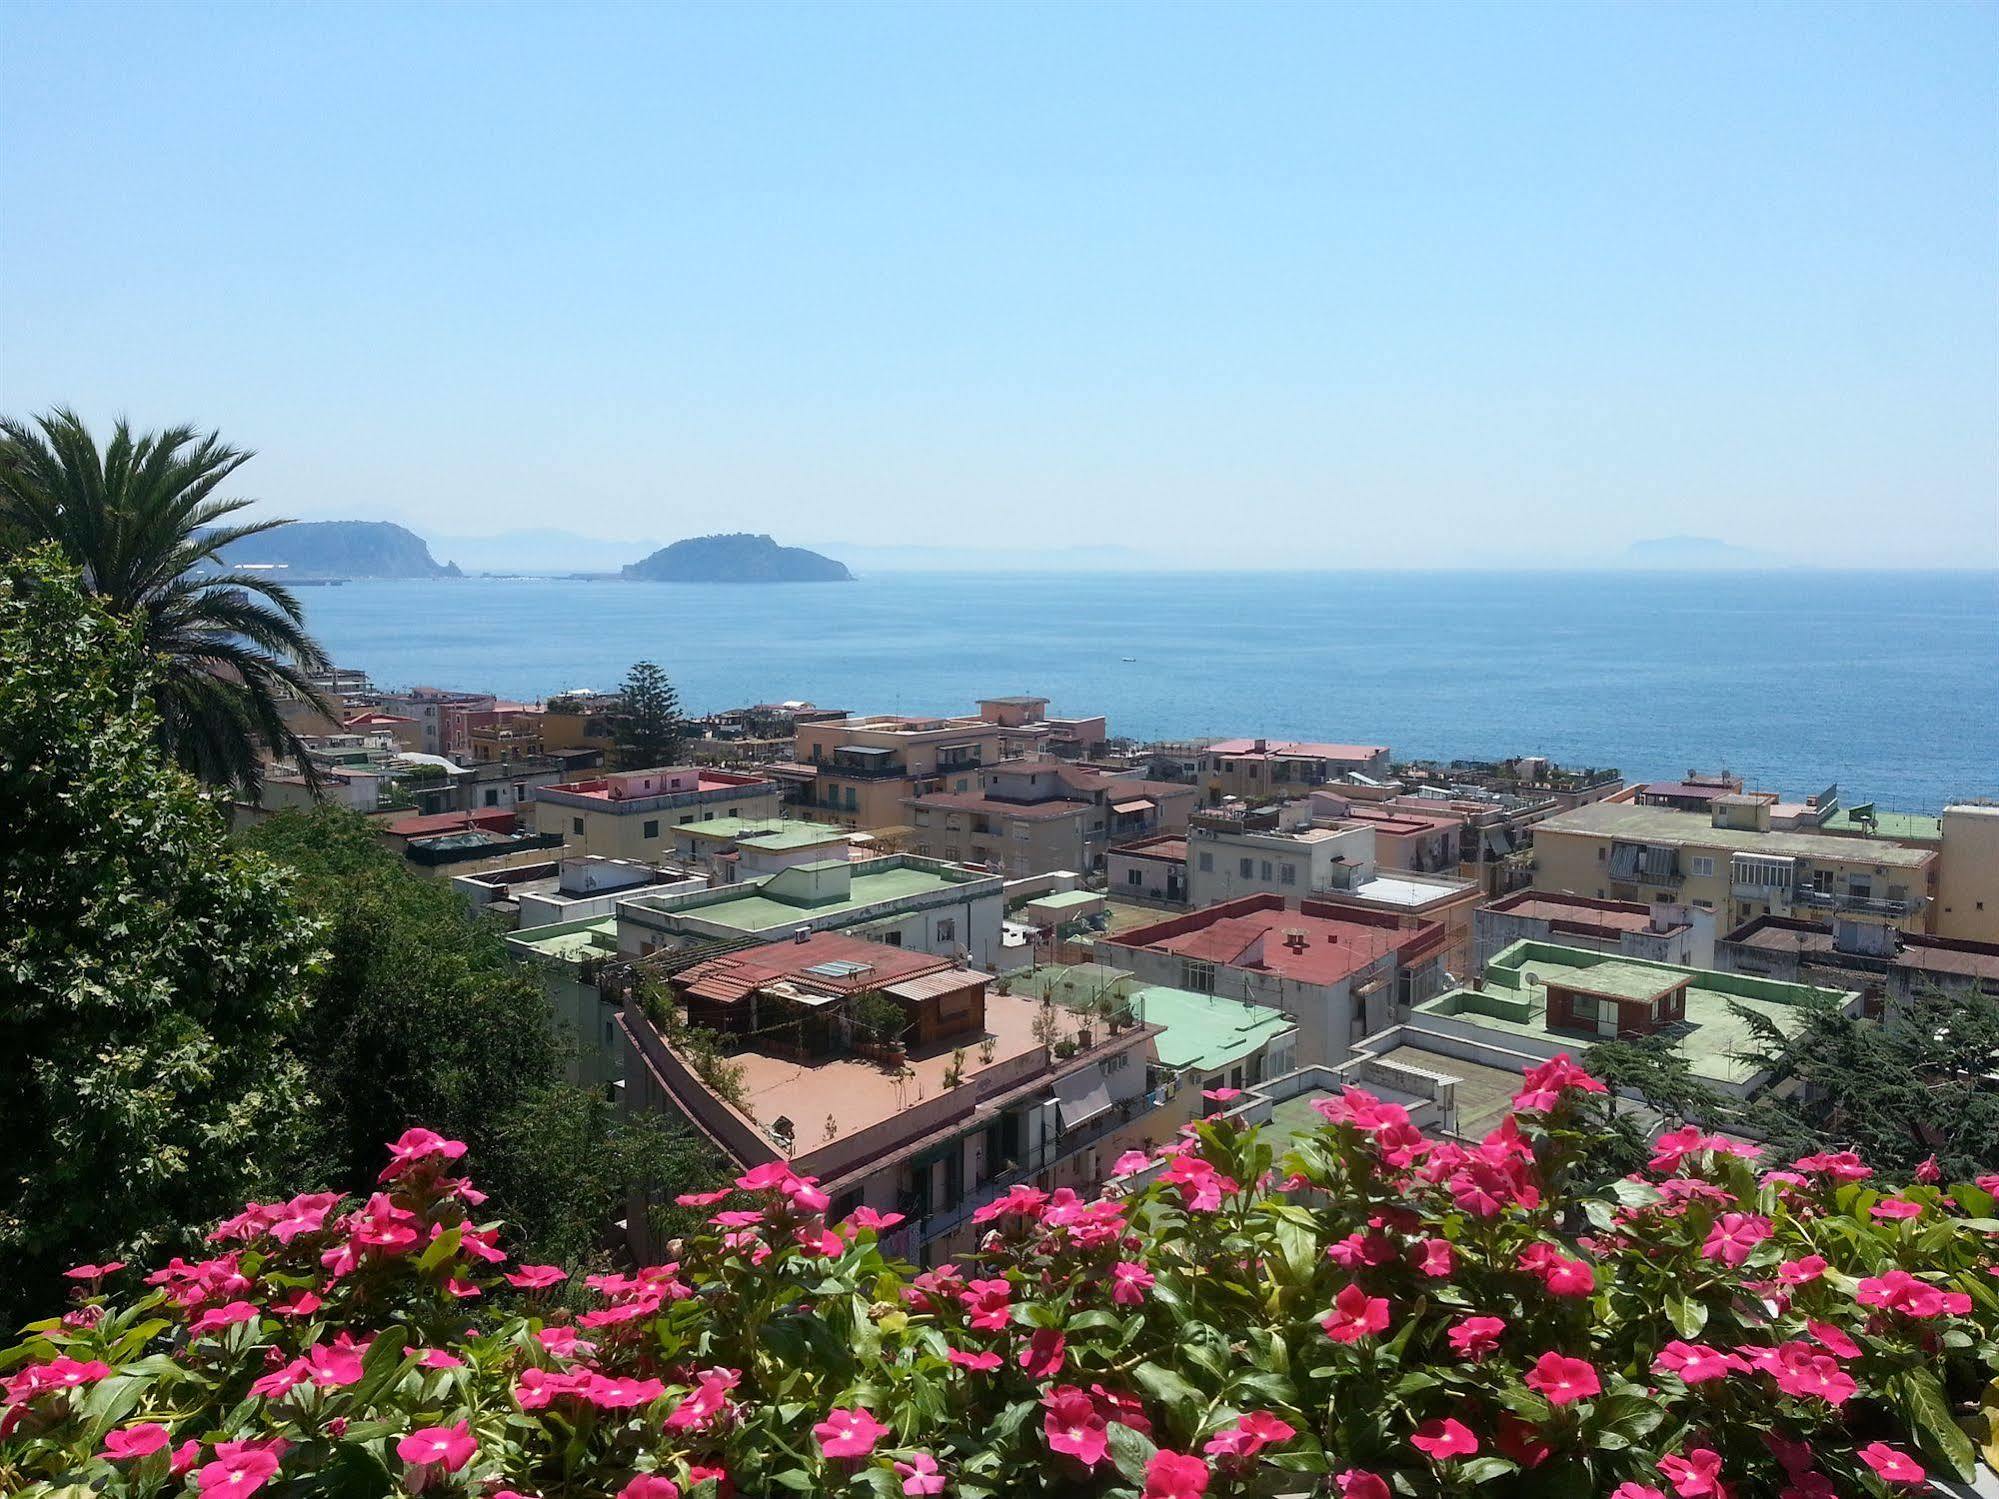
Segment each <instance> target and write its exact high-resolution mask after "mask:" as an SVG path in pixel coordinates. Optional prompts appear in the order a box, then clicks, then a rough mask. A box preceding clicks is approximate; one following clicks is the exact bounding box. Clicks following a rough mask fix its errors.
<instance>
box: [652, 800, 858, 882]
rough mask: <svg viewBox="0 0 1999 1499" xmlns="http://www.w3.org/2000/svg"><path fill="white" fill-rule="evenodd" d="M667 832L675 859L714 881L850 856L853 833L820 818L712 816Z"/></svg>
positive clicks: (756, 876) (737, 879) (757, 875)
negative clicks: (706, 819) (810, 819)
mask: <svg viewBox="0 0 1999 1499" xmlns="http://www.w3.org/2000/svg"><path fill="white" fill-rule="evenodd" d="M672 834H673V855H674V857H675V858H676V859H678V860H679V861H680V862H682V863H683V864H686V865H688V866H689V867H690V868H693V869H698V870H700V871H702V872H703V873H704V874H706V875H707V876H708V877H709V879H710V880H711V881H712V882H713V883H715V884H717V885H734V884H739V883H741V882H742V881H744V880H755V879H761V878H762V877H763V876H765V875H770V874H776V873H777V872H778V871H779V870H780V869H789V868H791V867H792V866H793V865H794V864H817V863H820V862H822V861H824V860H827V859H850V858H852V857H854V847H853V845H852V843H851V842H849V841H848V840H849V839H850V838H851V837H852V835H851V834H849V833H848V832H847V831H846V830H845V829H844V828H836V827H832V826H830V825H829V824H827V823H823V822H798V821H793V820H789V819H783V820H772V819H770V818H755V817H717V818H715V819H714V820H713V821H711V822H690V823H686V824H683V825H680V826H676V827H675V828H674V829H673V830H672Z"/></svg>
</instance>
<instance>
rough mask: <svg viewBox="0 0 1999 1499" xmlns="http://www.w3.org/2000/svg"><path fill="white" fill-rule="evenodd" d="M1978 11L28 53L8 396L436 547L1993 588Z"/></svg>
mask: <svg viewBox="0 0 1999 1499" xmlns="http://www.w3.org/2000/svg"><path fill="white" fill-rule="evenodd" d="M1995 64H1999V7H1995V6H1994V5H1992V4H1982V5H1979V4H1933V5H1923V6H1882V7H1870V6H1855V5H1838V6H1829V5H1825V6H1807V5H1757V6H1742V7H1715V6H1699V5H1675V6H1670V7H1665V6H1645V7H1637V6H1630V7H1609V6H1558V5H1539V6H1504V5H1498V4H1483V5H1476V6H1469V7H1463V8H1458V7H1442V6H1387V5H1381V6H1365V7H1363V6H1352V7H1338V6H1333V5H1318V6H1309V7H1305V6H1300V7H1242V6H1227V7H1217V8H1202V7H1195V6H1174V7H1165V8H1138V7H1130V6H1119V5H1101V6H1088V7H1072V6H1008V7H1000V8H977V7H972V6H968V5H925V6H915V7H907V8H903V7H894V6H887V5H871V6H865V7H852V8H834V7H830V6H798V7H778V8H752V7H736V6H729V7H715V8H678V9H669V8H665V7H650V6H647V7H639V6H629V7H627V6H618V7H575V6H561V7H550V8H545V9H543V8H536V7H532V6H528V5H508V6H476V7H475V6H458V5H437V6H428V7H409V8H392V7H389V6H386V5H382V6H367V7H358V6H357V7H335V6H303V7H294V6H268V7H265V6H252V5H247V4H246V5H232V6H227V7H222V8H213V9H209V8H182V7H176V6H171V5H165V4H153V5H147V6H134V5H117V6H49V5H41V4H33V3H25V0H14V3H12V4H10V5H8V6H6V7H4V8H0V137H3V138H4V143H5V147H4V150H0V203H4V204H5V205H6V207H5V210H4V214H3V215H0V404H4V406H5V408H6V409H7V410H9V411H12V412H22V411H27V410H34V409H40V408H42V407H44V406H46V405H49V404H52V403H56V402H64V403H69V404H73V405H75V406H76V407H78V408H79V409H80V410H82V411H83V412H84V413H85V414H86V415H88V416H90V417H93V418H97V419H108V418H109V417H110V416H111V415H112V414H114V413H117V412H120V411H122V412H125V413H128V414H129V415H130V416H132V417H133V418H134V419H135V420H136V421H138V422H140V423H142V424H146V425H158V424H162V423H165V422H168V421H173V420H183V419H185V420H194V421H198V422H201V423H204V424H210V425H215V426H219V427H220V428H222V430H223V431H224V432H225V433H226V434H227V435H228V436H230V437H231V438H233V439H235V440H237V441H239V442H242V443H245V444H247V445H250V446H253V447H255V448H257V449H258V450H259V452H260V454H261V456H260V457H259V458H258V459H257V461H256V462H255V463H254V464H252V465H251V466H250V467H249V468H248V469H246V470H245V473H244V478H245V488H246V489H247V490H249V491H250V492H254V493H256V494H258V495H259V496H260V497H262V498H264V499H267V500H269V501H270V502H271V503H272V504H273V505H274V506H276V507H278V508H280V509H282V510H284V511H286V512H288V513H291V514H294V515H298V516H306V517H341V516H364V517H381V518H387V519H397V520H402V521H405V522H406V523H410V524H413V525H415V526H416V527H417V528H418V529H420V530H425V531H428V532H433V533H439V532H441V533H447V534H451V533H457V534H465V533H479V532H488V531H497V530H505V529H509V528H513V527H523V526H561V527H565V528H567V529H571V530H576V531H582V532H587V533H590V534H595V535H600V536H612V537H664V538H672V537H675V536H680V535H688V534H698V533H701V532H705V531H712V530H718V529H744V528H748V529H758V530H770V531H772V532H774V533H776V534H777V535H778V536H779V537H780V538H781V539H785V540H796V541H801V542H806V543H815V542H829V541H833V540H835V539H845V540H852V541H860V542H869V543H878V544H939V545H980V544H992V545H1005V546H1013V547H1018V546H1032V545H1036V544H1042V543H1047V544H1060V545H1096V544H1118V545H1127V546H1132V547H1136V548H1139V549H1141V550H1142V551H1144V552H1147V553H1157V554H1160V555H1163V556H1168V557H1171V558H1174V559H1176V560H1179V561H1183V562H1187V561H1201V562H1213V563H1217V564H1226V565H1247V564H1254V563H1256V562H1259V561H1270V562H1275V563H1280V564H1283V565H1298V564H1317V565H1438V564H1444V565H1458V564H1467V563H1470V564H1477V563H1480V562H1493V563H1516V562H1522V561H1537V560H1538V561H1545V562H1557V563H1560V562H1575V561H1588V560H1591V559H1592V558H1596V557H1601V556H1606V555H1610V554H1613V553H1615V552H1616V551H1618V550H1619V549H1621V548H1622V547H1623V545H1624V544H1625V543H1627V542H1628V541H1630V540H1632V539H1634V538H1640V537H1649V536H1660V535H1670V534H1679V533H1694V534H1704V535H1714V536H1725V537H1730V538H1732V539H1734V540H1737V541H1739V542H1741V543H1743V544H1744V545H1748V546H1753V547H1758V548H1762V549H1766V550H1768V551H1770V552H1773V553H1775V554H1778V555H1780V556H1784V557H1791V558H1800V559H1813V558H1822V557H1824V556H1825V555H1827V554H1828V553H1837V554H1838V555H1839V556H1840V557H1841V558H1842V559H1843V560H1848V561H1859V560H1873V561H1877V562H1880V563H1883V564H1895V565H1904V564H1906V565H1923V564H1930V563H1942V564H1954V565H1961V564H1964V563H1967V562H1972V563H1978V564H1988V565H1989V564H1991V563H1993V562H1995V561H1999V321H1995V293H1999V227H1995V218H1994V214H1993V208H1992V204H1993V189H1994V186H1995V183H1999V84H1995V79H1999V66H1996V65H1995Z"/></svg>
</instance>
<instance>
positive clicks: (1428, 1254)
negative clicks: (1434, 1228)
mask: <svg viewBox="0 0 1999 1499" xmlns="http://www.w3.org/2000/svg"><path fill="white" fill-rule="evenodd" d="M1457 1265H1458V1257H1457V1251H1456V1250H1454V1249H1453V1248H1451V1242H1450V1240H1448V1239H1425V1240H1424V1241H1423V1242H1422V1243H1421V1244H1419V1245H1417V1246H1416V1268H1417V1269H1418V1270H1421V1271H1422V1272H1423V1273H1424V1274H1425V1275H1429V1276H1433V1277H1436V1278H1439V1279H1441V1278H1442V1277H1444V1276H1446V1275H1449V1274H1450V1273H1451V1272H1452V1271H1453V1270H1455V1269H1456V1268H1457Z"/></svg>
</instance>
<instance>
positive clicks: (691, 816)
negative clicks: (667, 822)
mask: <svg viewBox="0 0 1999 1499" xmlns="http://www.w3.org/2000/svg"><path fill="white" fill-rule="evenodd" d="M692 821H694V814H693V813H692V812H689V813H688V814H687V815H686V816H685V817H683V818H681V819H680V823H679V826H681V827H683V828H684V827H686V826H687V825H688V824H689V823H690V822H692Z"/></svg>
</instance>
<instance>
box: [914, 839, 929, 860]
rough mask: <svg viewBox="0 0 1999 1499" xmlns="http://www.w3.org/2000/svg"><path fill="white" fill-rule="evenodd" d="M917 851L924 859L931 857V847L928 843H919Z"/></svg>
mask: <svg viewBox="0 0 1999 1499" xmlns="http://www.w3.org/2000/svg"><path fill="white" fill-rule="evenodd" d="M916 851H917V852H918V853H919V854H921V855H923V857H924V858H926V859H927V858H929V857H930V845H929V844H927V843H919V844H917V845H916Z"/></svg>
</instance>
